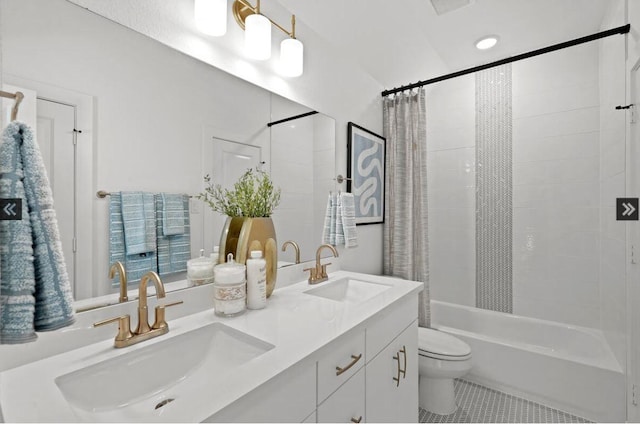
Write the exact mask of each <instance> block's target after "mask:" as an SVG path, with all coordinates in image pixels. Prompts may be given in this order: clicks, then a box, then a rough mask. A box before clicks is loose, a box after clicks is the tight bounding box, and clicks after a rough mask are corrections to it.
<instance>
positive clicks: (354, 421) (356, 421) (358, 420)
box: [351, 415, 362, 424]
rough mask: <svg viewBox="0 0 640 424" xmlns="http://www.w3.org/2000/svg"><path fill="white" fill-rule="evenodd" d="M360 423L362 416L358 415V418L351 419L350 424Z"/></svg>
mask: <svg viewBox="0 0 640 424" xmlns="http://www.w3.org/2000/svg"><path fill="white" fill-rule="evenodd" d="M360 421H362V415H360V416H359V417H358V418H351V422H352V423H356V424H357V423H359V422H360Z"/></svg>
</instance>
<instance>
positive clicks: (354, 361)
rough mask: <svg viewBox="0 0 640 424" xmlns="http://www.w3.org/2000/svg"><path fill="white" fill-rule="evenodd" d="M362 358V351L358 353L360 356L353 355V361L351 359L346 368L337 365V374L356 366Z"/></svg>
mask: <svg viewBox="0 0 640 424" xmlns="http://www.w3.org/2000/svg"><path fill="white" fill-rule="evenodd" d="M360 358H362V353H361V354H360V355H358V356H356V355H351V359H353V361H351V362H350V363H349V365H347V366H346V367H344V368H340V367H336V375H340V374H342V373H343V372H345V371H346V370H348V369H349V368H351V367H352V366H354V365H355V364H356V362H358V361H359V360H360Z"/></svg>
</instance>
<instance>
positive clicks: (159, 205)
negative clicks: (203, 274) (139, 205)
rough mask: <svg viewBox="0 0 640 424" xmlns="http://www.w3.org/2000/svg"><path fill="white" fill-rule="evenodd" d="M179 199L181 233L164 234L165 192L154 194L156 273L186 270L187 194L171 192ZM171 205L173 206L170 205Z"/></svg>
mask: <svg viewBox="0 0 640 424" xmlns="http://www.w3.org/2000/svg"><path fill="white" fill-rule="evenodd" d="M170 196H171V197H177V198H179V199H180V210H181V211H182V212H181V215H182V228H183V232H182V234H174V235H166V232H165V230H164V223H165V216H164V214H165V211H166V210H167V205H166V204H165V202H166V199H167V197H168V196H166V195H165V193H161V194H157V195H156V223H157V233H156V234H157V237H158V273H159V274H160V275H166V274H172V273H175V272H182V271H186V270H187V261H188V260H189V259H190V258H191V228H190V222H189V196H187V195H186V194H172V195H170ZM172 207H173V206H172Z"/></svg>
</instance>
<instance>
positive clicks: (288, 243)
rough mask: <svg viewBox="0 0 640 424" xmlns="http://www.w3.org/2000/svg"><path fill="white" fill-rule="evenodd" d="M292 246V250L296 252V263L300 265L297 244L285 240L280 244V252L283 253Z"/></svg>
mask: <svg viewBox="0 0 640 424" xmlns="http://www.w3.org/2000/svg"><path fill="white" fill-rule="evenodd" d="M289 245H291V246H293V249H294V250H295V251H296V263H297V264H299V263H300V246H298V243H296V242H295V241H293V240H287V241H285V242H284V243H283V244H282V251H283V252H284V251H285V250H287V246H289Z"/></svg>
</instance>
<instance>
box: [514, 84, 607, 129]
mask: <svg viewBox="0 0 640 424" xmlns="http://www.w3.org/2000/svg"><path fill="white" fill-rule="evenodd" d="M597 85H598V78H597V76H594V78H593V79H592V80H591V81H587V82H581V83H577V84H576V83H574V82H571V83H568V84H566V85H564V86H563V87H562V89H561V90H558V89H552V88H549V87H546V86H545V87H541V88H540V90H538V91H535V92H532V93H526V94H522V95H521V97H520V98H518V96H514V103H513V105H514V108H513V118H514V119H520V118H525V117H534V116H541V115H547V114H550V113H558V112H564V111H570V110H574V109H581V108H585V107H598V106H599V105H600V99H599V97H598V91H597V90H593V89H592V87H594V86H597Z"/></svg>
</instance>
